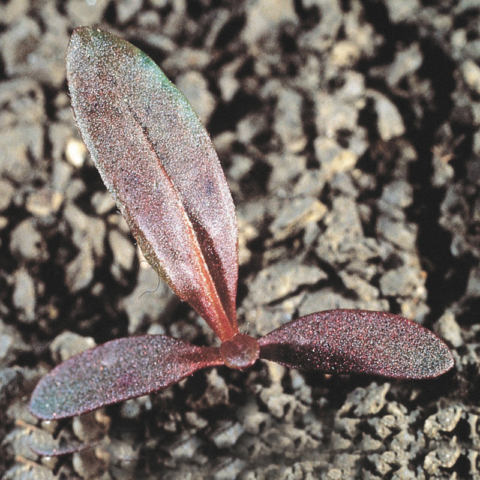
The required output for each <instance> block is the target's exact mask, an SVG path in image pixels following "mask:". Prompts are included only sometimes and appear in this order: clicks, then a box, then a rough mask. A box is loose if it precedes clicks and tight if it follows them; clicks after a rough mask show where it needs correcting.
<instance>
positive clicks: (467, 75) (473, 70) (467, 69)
mask: <svg viewBox="0 0 480 480" xmlns="http://www.w3.org/2000/svg"><path fill="white" fill-rule="evenodd" d="M461 72H462V75H463V79H464V80H465V82H467V85H468V86H469V87H470V88H471V89H472V90H473V91H474V92H475V93H476V94H477V95H480V67H479V66H478V65H477V64H476V63H475V62H474V61H473V60H466V61H465V62H463V63H462V66H461Z"/></svg>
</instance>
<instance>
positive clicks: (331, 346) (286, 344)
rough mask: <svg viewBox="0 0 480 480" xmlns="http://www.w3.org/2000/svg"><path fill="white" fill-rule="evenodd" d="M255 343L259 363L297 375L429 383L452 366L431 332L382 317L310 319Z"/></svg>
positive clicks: (339, 313) (346, 314)
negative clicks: (291, 370) (353, 375)
mask: <svg viewBox="0 0 480 480" xmlns="http://www.w3.org/2000/svg"><path fill="white" fill-rule="evenodd" d="M259 343H260V358H264V359H266V360H272V361H274V362H277V363H279V364H281V365H284V366H288V367H291V368H298V369H300V370H321V371H323V372H329V373H354V372H356V373H367V374H374V375H383V376H385V377H396V378H430V377H436V376H438V375H441V374H442V373H445V372H446V371H447V370H449V369H450V368H451V367H452V366H453V357H452V354H451V353H450V350H449V349H448V347H447V346H446V345H445V343H444V342H442V341H441V340H440V339H439V338H437V337H436V336H435V335H434V334H433V333H432V332H431V331H430V330H427V329H426V328H424V327H422V326H420V325H418V324H417V323H415V322H412V321H410V320H407V319H405V318H402V317H399V316H397V315H393V314H391V313H383V312H369V311H361V310H329V311H325V312H319V313H313V314H311V315H307V316H305V317H302V318H299V319H297V320H294V321H292V322H290V323H287V324H286V325H284V326H282V327H280V328H278V329H277V330H274V331H273V332H271V333H269V334H268V335H266V336H265V337H263V338H261V339H260V340H259Z"/></svg>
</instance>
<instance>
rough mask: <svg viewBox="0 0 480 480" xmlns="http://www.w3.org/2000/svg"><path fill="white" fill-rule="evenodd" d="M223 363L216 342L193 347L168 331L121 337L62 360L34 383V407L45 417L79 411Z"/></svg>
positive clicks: (126, 397) (167, 384)
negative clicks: (167, 332) (211, 344)
mask: <svg viewBox="0 0 480 480" xmlns="http://www.w3.org/2000/svg"><path fill="white" fill-rule="evenodd" d="M216 365H223V361H222V360H221V358H220V353H219V349H218V348H214V347H195V346H193V345H190V344H188V343H186V342H182V341H181V340H177V339H174V338H171V337H167V336H165V335H142V336H138V337H129V338H121V339H119V340H113V341H111V342H107V343H105V344H103V345H100V346H99V347H95V348H92V349H91V350H87V351H85V352H82V353H80V354H78V355H75V356H74V357H71V358H69V359H68V360H66V361H65V362H63V363H61V364H60V365H58V366H57V367H56V368H54V369H53V370H52V371H51V372H49V373H48V374H47V375H45V376H44V377H43V378H42V379H41V380H40V382H39V383H38V385H37V387H36V388H35V390H34V392H33V394H32V398H31V401H30V411H31V412H32V413H33V414H34V415H35V416H37V417H39V418H43V419H46V420H54V419H59V418H66V417H71V416H74V415H80V414H81V413H85V412H89V411H91V410H95V409H96V408H99V407H102V406H104V405H110V404H112V403H117V402H121V401H122V400H127V399H129V398H134V397H139V396H140V395H146V394H147V393H150V392H154V391H156V390H159V389H161V388H164V387H168V386H169V385H172V384H174V383H177V382H179V381H180V380H182V379H183V378H185V377H187V376H189V375H191V374H192V373H193V372H195V371H197V370H199V369H201V368H205V367H212V366H216Z"/></svg>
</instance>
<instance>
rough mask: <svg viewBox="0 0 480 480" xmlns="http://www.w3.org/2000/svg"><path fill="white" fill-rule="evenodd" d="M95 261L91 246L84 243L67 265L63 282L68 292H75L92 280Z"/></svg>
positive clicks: (85, 286)
mask: <svg viewBox="0 0 480 480" xmlns="http://www.w3.org/2000/svg"><path fill="white" fill-rule="evenodd" d="M94 269H95V261H94V259H93V253H92V248H91V246H90V245H89V244H88V243H85V244H84V246H83V248H82V249H81V250H80V253H78V254H77V256H76V257H75V258H74V259H73V260H72V261H71V262H70V263H69V264H68V265H67V268H66V270H65V282H66V284H67V287H68V289H69V291H70V293H72V294H75V293H78V292H79V291H81V290H83V289H85V288H87V287H88V286H89V285H90V284H91V283H92V280H93V277H94Z"/></svg>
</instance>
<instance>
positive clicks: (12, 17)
mask: <svg viewBox="0 0 480 480" xmlns="http://www.w3.org/2000/svg"><path fill="white" fill-rule="evenodd" d="M29 6H30V2H29V1H28V0H10V1H7V2H4V3H3V4H2V5H0V23H2V24H4V25H9V24H12V23H15V22H16V21H18V20H19V19H20V18H21V17H23V16H25V15H26V14H27V11H28V7H29Z"/></svg>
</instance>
